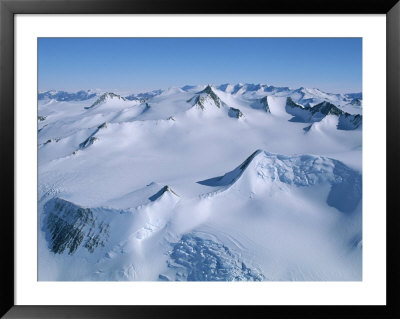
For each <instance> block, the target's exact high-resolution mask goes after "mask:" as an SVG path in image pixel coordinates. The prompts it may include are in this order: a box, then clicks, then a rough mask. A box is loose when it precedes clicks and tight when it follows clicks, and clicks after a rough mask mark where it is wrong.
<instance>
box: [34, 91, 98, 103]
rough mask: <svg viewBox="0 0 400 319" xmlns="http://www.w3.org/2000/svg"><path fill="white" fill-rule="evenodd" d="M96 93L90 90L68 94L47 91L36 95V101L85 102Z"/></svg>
mask: <svg viewBox="0 0 400 319" xmlns="http://www.w3.org/2000/svg"><path fill="white" fill-rule="evenodd" d="M97 95H98V93H96V92H93V91H91V90H88V91H78V92H75V93H69V92H65V91H47V92H41V93H39V94H38V100H46V99H54V100H56V101H66V102H69V101H85V100H89V99H92V98H94V97H96V96H97Z"/></svg>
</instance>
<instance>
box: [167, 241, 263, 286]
mask: <svg viewBox="0 0 400 319" xmlns="http://www.w3.org/2000/svg"><path fill="white" fill-rule="evenodd" d="M170 257H171V261H169V263H168V267H169V268H172V269H174V270H175V271H176V278H175V280H178V281H262V280H265V276H264V275H263V274H262V273H261V272H260V271H259V270H257V269H255V268H252V267H249V266H248V265H246V264H245V263H244V262H243V261H242V260H241V259H240V258H239V256H238V255H237V254H236V253H234V252H232V251H231V250H230V249H229V248H228V247H226V246H224V245H223V244H222V243H219V242H216V241H214V240H211V239H203V238H201V237H198V236H196V235H194V234H185V235H183V236H182V238H181V240H180V241H179V242H178V243H176V244H174V246H173V249H172V251H171V253H170ZM160 279H161V280H166V279H168V277H167V276H165V275H162V274H161V275H160Z"/></svg>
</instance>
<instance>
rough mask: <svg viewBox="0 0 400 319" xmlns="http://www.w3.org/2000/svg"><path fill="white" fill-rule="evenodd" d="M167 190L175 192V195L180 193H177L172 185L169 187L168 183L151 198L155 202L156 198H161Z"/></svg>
mask: <svg viewBox="0 0 400 319" xmlns="http://www.w3.org/2000/svg"><path fill="white" fill-rule="evenodd" d="M166 192H170V193H172V194H174V195H175V196H178V197H179V195H178V194H177V193H175V192H174V191H173V190H172V188H171V187H169V186H168V185H165V186H164V187H163V188H161V189H160V190H159V191H158V192H157V193H155V194H154V195H152V196H150V197H149V199H150V200H151V201H152V202H154V201H155V200H157V199H159V198H160V197H161V196H162V195H164V194H165V193H166Z"/></svg>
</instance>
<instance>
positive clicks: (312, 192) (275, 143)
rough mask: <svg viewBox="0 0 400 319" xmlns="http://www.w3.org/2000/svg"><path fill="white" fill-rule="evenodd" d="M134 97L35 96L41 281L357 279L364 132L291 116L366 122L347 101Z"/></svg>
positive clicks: (245, 95) (262, 91) (300, 92)
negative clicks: (316, 113) (300, 110)
mask: <svg viewBox="0 0 400 319" xmlns="http://www.w3.org/2000/svg"><path fill="white" fill-rule="evenodd" d="M90 92H93V91H90ZM56 95H57V94H56V92H52V93H51V94H50V93H49V94H47V95H44V96H50V97H53V96H56ZM62 96H64V97H65V96H69V95H66V94H65V93H63V95H62ZM71 96H75V95H71ZM137 96H140V99H139V98H137V99H136V98H133V99H131V100H130V99H126V98H125V97H123V96H120V95H117V96H116V95H114V94H112V92H97V93H96V96H95V97H92V98H90V99H86V100H81V101H79V100H70V101H65V100H64V101H57V100H56V99H54V98H43V99H39V101H38V152H39V155H38V156H39V167H38V176H39V183H38V199H39V200H38V213H39V240H38V245H39V246H38V251H39V253H38V254H39V256H38V259H39V280H44V281H55V280H61V281H80V280H84V281H88V280H89V281H90V280H100V281H114V280H141V281H157V280H200V281H207V280H219V281H235V280H256V281H258V280H272V281H292V280H297V281H348V280H350V281H354V280H362V227H361V225H362V205H361V202H362V129H361V127H360V128H358V129H349V130H341V129H338V122H339V117H338V116H337V115H335V114H328V115H326V116H322V118H321V119H319V121H316V122H313V123H305V122H301V121H300V122H298V121H293V115H292V114H289V113H287V107H286V103H287V97H290V98H291V99H292V100H293V101H294V102H295V103H298V104H299V105H301V106H304V107H306V108H309V107H313V106H315V105H317V104H319V103H321V102H324V101H327V102H329V103H332V104H334V105H335V106H336V107H338V108H339V109H340V110H343V111H344V112H347V113H350V114H360V115H361V114H362V106H361V103H358V102H357V101H356V102H354V101H353V96H347V95H346V94H330V93H325V92H322V91H320V90H318V89H305V88H300V89H290V88H278V87H274V86H268V85H262V84H257V85H254V84H236V85H232V84H224V85H219V86H213V85H210V86H207V85H187V86H184V87H182V88H174V87H172V88H169V89H167V90H159V91H153V92H152V93H151V94H150V93H149V94H147V95H146V94H145V93H144V94H143V95H140V94H138V95H137ZM143 96H144V98H143ZM266 96H267V98H266V101H267V105H268V110H267V109H266V106H265V103H264V102H261V101H260V100H261V99H262V98H264V97H266ZM102 97H103V98H102ZM199 101H200V102H201V103H200V102H199ZM352 101H353V103H352V104H351V102H352ZM360 101H361V99H360ZM358 104H360V105H358ZM92 105H93V107H91V106H92ZM232 108H234V109H236V110H239V111H240V112H241V113H242V115H243V116H240V117H235V116H232V110H231V109H232ZM233 114H239V113H238V112H237V111H235V112H233ZM322 115H323V114H322ZM305 128H306V129H305Z"/></svg>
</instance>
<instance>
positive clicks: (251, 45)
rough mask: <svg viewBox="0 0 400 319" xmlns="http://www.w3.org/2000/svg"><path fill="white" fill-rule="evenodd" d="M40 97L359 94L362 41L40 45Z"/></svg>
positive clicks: (58, 41) (70, 41) (66, 41)
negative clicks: (98, 92)
mask: <svg viewBox="0 0 400 319" xmlns="http://www.w3.org/2000/svg"><path fill="white" fill-rule="evenodd" d="M38 44H39V48H38V55H39V56H38V72H39V75H38V76H39V90H40V91H44V90H50V89H55V90H66V91H77V90H81V89H84V90H86V89H96V88H99V89H104V90H111V89H119V90H127V91H131V92H133V93H137V92H141V91H147V90H152V89H159V88H168V87H171V86H183V85H186V84H208V83H210V84H215V85H218V84H224V83H233V84H235V83H239V82H241V83H264V84H269V85H275V86H289V87H292V88H298V87H300V86H304V87H317V88H320V89H322V90H324V91H327V92H333V93H336V92H343V93H349V92H361V90H362V39H361V38H40V39H39V40H38Z"/></svg>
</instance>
